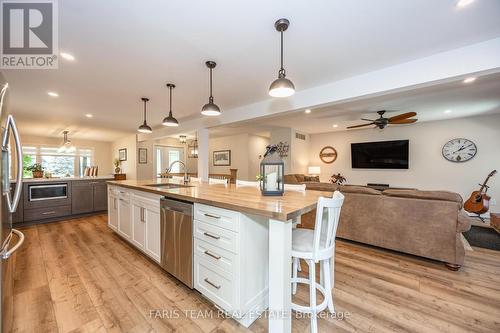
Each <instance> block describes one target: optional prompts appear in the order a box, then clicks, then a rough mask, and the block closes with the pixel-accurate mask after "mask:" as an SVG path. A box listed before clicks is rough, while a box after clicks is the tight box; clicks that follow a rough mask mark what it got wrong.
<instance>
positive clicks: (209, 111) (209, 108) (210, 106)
mask: <svg viewBox="0 0 500 333" xmlns="http://www.w3.org/2000/svg"><path fill="white" fill-rule="evenodd" d="M205 65H207V67H208V68H209V70H210V97H208V103H207V104H205V105H203V107H202V108H201V114H202V115H204V116H219V115H220V114H221V111H220V108H219V107H218V106H217V104H215V103H214V97H213V96H212V70H213V69H214V68H215V66H216V65H217V64H216V63H215V61H207V62H206V63H205Z"/></svg>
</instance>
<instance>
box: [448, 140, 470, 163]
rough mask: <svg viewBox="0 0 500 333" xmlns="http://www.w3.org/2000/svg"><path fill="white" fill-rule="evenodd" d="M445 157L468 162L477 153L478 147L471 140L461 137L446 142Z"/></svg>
mask: <svg viewBox="0 0 500 333" xmlns="http://www.w3.org/2000/svg"><path fill="white" fill-rule="evenodd" d="M442 152H443V157H444V158H446V159H447V160H448V161H450V162H457V163H460V162H467V161H468V160H470V159H471V158H473V157H474V156H476V153H477V147H476V144H475V143H474V142H472V141H471V140H467V139H463V138H459V139H453V140H450V141H448V142H446V143H445V145H444V146H443V151H442Z"/></svg>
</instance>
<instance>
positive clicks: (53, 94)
mask: <svg viewBox="0 0 500 333" xmlns="http://www.w3.org/2000/svg"><path fill="white" fill-rule="evenodd" d="M47 95H49V96H50V97H59V94H58V93H56V92H55V91H48V92H47Z"/></svg>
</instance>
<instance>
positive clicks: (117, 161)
mask: <svg viewBox="0 0 500 333" xmlns="http://www.w3.org/2000/svg"><path fill="white" fill-rule="evenodd" d="M120 164H121V162H120V160H119V159H117V158H115V159H114V160H113V165H114V166H115V173H116V174H118V173H120V171H121V169H120Z"/></svg>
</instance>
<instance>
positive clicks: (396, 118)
mask: <svg viewBox="0 0 500 333" xmlns="http://www.w3.org/2000/svg"><path fill="white" fill-rule="evenodd" d="M416 115H417V113H416V112H407V113H403V114H400V115H397V116H394V117H390V118H389V122H390V123H392V122H393V121H395V120H401V119H407V118H411V117H415V116H416Z"/></svg>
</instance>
